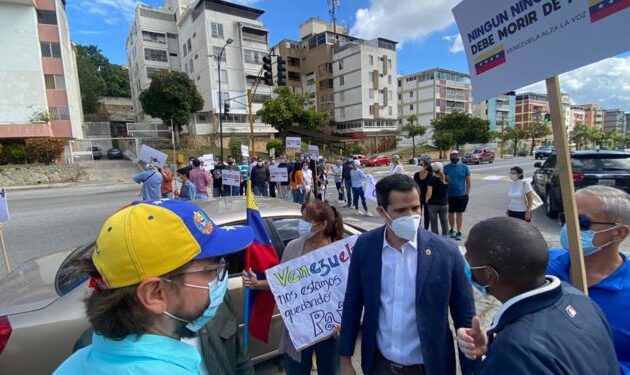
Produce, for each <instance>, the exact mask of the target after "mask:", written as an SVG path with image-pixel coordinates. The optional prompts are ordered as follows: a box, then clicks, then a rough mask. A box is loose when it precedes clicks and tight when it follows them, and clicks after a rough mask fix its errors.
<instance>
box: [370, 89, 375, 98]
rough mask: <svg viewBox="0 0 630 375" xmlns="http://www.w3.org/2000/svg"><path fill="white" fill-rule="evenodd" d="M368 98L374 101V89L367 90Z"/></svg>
mask: <svg viewBox="0 0 630 375" xmlns="http://www.w3.org/2000/svg"><path fill="white" fill-rule="evenodd" d="M369 98H370V99H374V89H370V90H369Z"/></svg>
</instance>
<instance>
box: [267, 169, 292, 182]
mask: <svg viewBox="0 0 630 375" xmlns="http://www.w3.org/2000/svg"><path fill="white" fill-rule="evenodd" d="M269 174H270V175H271V182H287V181H289V171H288V169H287V168H279V167H276V166H270V167H269Z"/></svg>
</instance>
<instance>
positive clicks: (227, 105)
mask: <svg viewBox="0 0 630 375" xmlns="http://www.w3.org/2000/svg"><path fill="white" fill-rule="evenodd" d="M228 113H230V102H224V103H223V114H224V115H227V114H228Z"/></svg>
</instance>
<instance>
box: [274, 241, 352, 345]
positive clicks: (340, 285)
mask: <svg viewBox="0 0 630 375" xmlns="http://www.w3.org/2000/svg"><path fill="white" fill-rule="evenodd" d="M357 238H358V235H355V236H352V237H347V238H344V239H342V240H340V241H337V242H334V243H332V244H330V245H328V246H324V247H322V248H320V249H317V250H314V251H311V252H309V253H308V254H306V255H303V256H301V257H299V258H296V259H293V260H290V261H288V262H284V263H281V264H279V265H277V266H275V267H273V268H270V269H268V270H267V272H266V274H267V281H268V282H269V286H270V287H271V292H272V293H273V295H274V298H275V300H276V304H277V305H278V309H279V310H280V313H281V314H282V320H283V321H284V324H285V325H286V327H287V329H288V331H289V335H290V336H291V341H292V342H293V344H294V345H295V348H296V349H297V350H302V349H304V348H306V347H308V346H310V345H313V344H315V343H317V342H320V341H322V340H325V339H327V338H329V337H330V336H332V334H333V332H334V328H335V325H339V324H341V313H342V312H343V300H344V296H345V294H346V284H347V282H348V271H349V270H350V258H351V257H352V248H353V247H354V244H355V242H356V241H357Z"/></svg>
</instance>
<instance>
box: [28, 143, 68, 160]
mask: <svg viewBox="0 0 630 375" xmlns="http://www.w3.org/2000/svg"><path fill="white" fill-rule="evenodd" d="M66 142H67V141H66V139H64V138H28V139H26V140H25V142H24V143H25V144H26V147H25V150H26V154H27V156H28V159H29V161H33V162H37V163H46V164H50V163H51V162H52V161H54V160H55V159H59V158H60V157H61V155H62V154H63V150H64V148H65V147H66Z"/></svg>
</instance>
